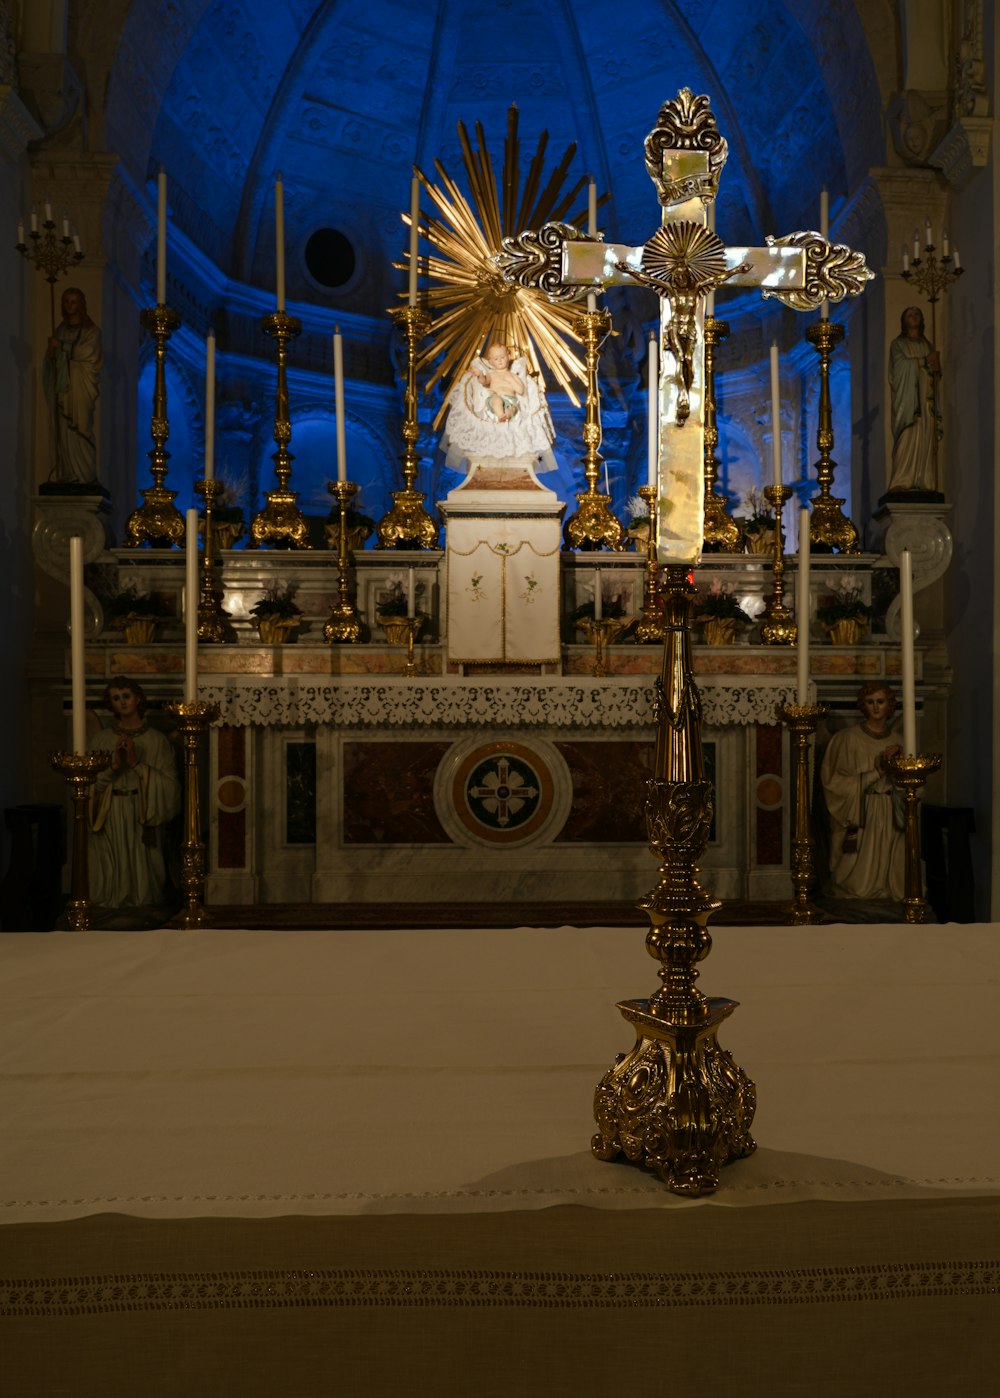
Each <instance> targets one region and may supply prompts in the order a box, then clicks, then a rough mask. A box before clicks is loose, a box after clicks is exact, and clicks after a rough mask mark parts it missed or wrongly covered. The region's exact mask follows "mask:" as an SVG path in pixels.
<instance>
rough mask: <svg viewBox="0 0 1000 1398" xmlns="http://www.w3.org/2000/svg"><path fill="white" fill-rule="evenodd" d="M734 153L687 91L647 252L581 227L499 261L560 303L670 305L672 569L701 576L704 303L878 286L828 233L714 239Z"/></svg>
mask: <svg viewBox="0 0 1000 1398" xmlns="http://www.w3.org/2000/svg"><path fill="white" fill-rule="evenodd" d="M727 153H728V145H727V142H726V141H725V140H724V138H723V137H722V136H721V135H720V134H719V128H718V126H717V125H716V121H715V117H714V116H713V114H712V109H711V106H710V103H709V99H708V98H707V97H706V96H704V95H702V96H698V97H695V96H694V95H693V94H692V92H691V90H690V89H689V88H686V87H685V88H682V89H681V90H680V92H679V93H678V94H677V96H676V97H675V98H674V99H673V100H672V101H670V102H666V103H664V105H663V106H662V107H661V108H660V112H659V116H658V117H657V122H656V126H655V127H654V128H653V130H652V131H651V132H650V133H649V135H648V136H647V137H646V143H645V157H646V169H647V170H648V171H649V175H650V178H651V179H652V181H653V183H654V185H655V186H656V192H657V197H658V198H659V201H660V204H661V205H662V208H663V213H662V226H661V227H660V228H659V229H657V231H656V232H655V233H654V234H653V236H652V237H651V238H650V239H649V241H648V242H646V243H645V244H644V245H643V246H642V247H627V246H625V245H623V244H619V243H605V242H603V241H596V242H595V241H593V240H591V239H589V238H587V237H585V235H584V234H582V233H581V232H580V231H579V230H578V229H576V228H574V227H573V226H572V225H571V224H565V223H547V224H545V225H544V226H543V227H542V228H541V229H539V230H537V231H534V230H531V231H528V232H524V233H519V234H517V235H516V236H515V237H509V238H504V240H503V250H502V251H501V252H500V253H499V254H498V255H497V258H496V262H497V264H498V266H499V267H500V268H501V270H502V271H503V273H504V275H505V276H506V277H507V278H508V279H509V280H512V281H515V282H517V283H518V284H519V285H520V286H525V287H537V288H539V289H540V290H541V291H543V292H544V293H545V295H546V296H547V297H548V298H549V300H551V301H575V300H579V299H581V298H582V297H583V296H584V295H585V294H586V292H587V291H588V290H593V289H594V288H595V287H607V286H622V285H628V284H630V283H632V284H639V285H642V286H646V287H650V288H651V289H652V290H654V291H655V292H656V293H657V295H658V296H659V297H660V300H661V313H660V378H659V453H658V478H659V479H658V508H657V520H658V538H657V553H658V555H659V559H660V562H661V563H677V564H688V565H690V564H692V563H695V562H697V561H698V559H699V557H700V556H701V547H702V529H703V521H704V493H705V487H704V459H705V455H704V453H705V438H704V432H705V424H704V383H705V350H704V344H705V341H704V321H705V316H704V303H705V297H706V296H707V295H708V293H709V292H710V291H713V290H714V289H715V288H716V287H717V286H720V285H721V284H722V283H723V282H728V283H729V284H730V285H731V286H756V287H759V288H760V291H761V294H762V295H763V296H765V297H774V298H776V299H777V300H779V301H783V302H784V304H785V305H786V306H791V307H792V308H793V309H794V310H797V311H808V310H814V309H816V308H818V307H819V306H820V305H821V304H822V303H823V302H824V301H840V300H842V299H843V298H844V297H845V296H854V295H857V293H858V292H860V291H861V290H862V289H863V287H864V284H865V282H866V281H868V280H869V279H870V278H871V276H872V275H873V274H872V273H871V272H870V271H869V270H868V268H867V267H866V266H865V261H864V258H863V257H862V256H861V254H860V253H856V252H852V250H851V249H850V248H848V247H845V246H843V245H842V244H831V243H828V242H826V241H825V239H823V238H821V237H820V235H819V234H818V233H809V232H803V233H790V234H788V235H787V236H786V237H784V238H773V237H768V239H767V246H766V247H763V248H748V247H726V245H725V244H724V243H723V242H722V240H721V238H718V237H716V235H715V234H714V233H712V232H710V231H709V229H708V227H707V219H706V207H707V205H708V204H709V203H710V202H712V201H713V200H714V199H715V198H716V195H717V193H718V188H719V177H720V175H721V174H722V168H723V166H724V165H725V163H726V156H727ZM775 430H777V428H776V427H775Z"/></svg>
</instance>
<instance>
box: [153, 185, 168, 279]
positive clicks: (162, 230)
mask: <svg viewBox="0 0 1000 1398" xmlns="http://www.w3.org/2000/svg"><path fill="white" fill-rule="evenodd" d="M156 304H157V305H158V306H165V305H166V304H167V172H166V170H164V168H163V166H162V165H161V166H160V168H159V170H158V171H157V175H156Z"/></svg>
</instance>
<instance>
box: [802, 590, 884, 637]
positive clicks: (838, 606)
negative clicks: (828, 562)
mask: <svg viewBox="0 0 1000 1398" xmlns="http://www.w3.org/2000/svg"><path fill="white" fill-rule="evenodd" d="M871 614H872V609H871V607H869V606H868V605H867V603H865V602H862V600H861V597H860V595H859V594H856V593H844V594H843V595H842V596H839V597H838V596H833V597H831V598H830V599H829V600H828V601H825V602H824V603H823V604H822V605H821V606H819V607H817V608H816V619H817V621H818V622H819V623H820V625H821V626H822V627H823V629H824V630H825V631H826V634H827V636H828V637H829V638H830V644H831V645H834V646H856V645H857V644H858V642H859V641H860V640H861V637H862V636H863V635H864V634H865V632H866V631H867V630H868V626H869V623H870V620H871Z"/></svg>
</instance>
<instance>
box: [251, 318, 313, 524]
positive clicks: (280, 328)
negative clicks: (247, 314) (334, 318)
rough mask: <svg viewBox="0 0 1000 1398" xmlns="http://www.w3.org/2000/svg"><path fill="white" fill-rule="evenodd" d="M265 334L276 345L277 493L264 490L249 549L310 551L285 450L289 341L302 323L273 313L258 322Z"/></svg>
mask: <svg viewBox="0 0 1000 1398" xmlns="http://www.w3.org/2000/svg"><path fill="white" fill-rule="evenodd" d="M261 328H262V329H263V331H264V333H265V335H270V336H271V338H272V340H274V343H275V345H276V346H277V357H278V385H277V390H276V393H275V403H274V441H275V445H276V446H277V448H278V449H277V451H276V452H275V453H274V455H273V456H272V457H271V460H272V461H273V462H274V474H275V475H276V476H277V478H278V488H277V490H265V492H264V499H265V500H266V501H267V504H266V505H265V506H264V508H263V509H262V510H261V511H260V513H259V514H256V515H254V518H253V522H252V524H251V525H250V547H251V548H258V547H259V546H260V545H261V544H282V545H285V546H286V547H289V548H297V549H307V548H309V546H310V545H309V526H308V525H307V523H306V518H305V515H304V514H303V513H302V511H301V510H300V509H299V507H298V505H297V504H296V501H297V500H298V498H299V496H298V492H297V491H295V490H289V488H288V481H289V477H290V476H291V474H292V462H293V461H294V460H295V458H294V457H293V456H292V454H291V452H290V451H289V450H288V443H289V442H290V441H291V440H292V423H291V419H290V417H289V415H288V342H289V340H294V339H295V337H296V336H297V335H299V334H301V332H302V322H301V321H300V320H299V319H298V318H297V317H296V316H290V315H288V314H287V312H285V311H274V312H273V313H272V314H271V315H267V316H265V317H264V319H263V320H262V321H261Z"/></svg>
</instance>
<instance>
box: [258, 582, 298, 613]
mask: <svg viewBox="0 0 1000 1398" xmlns="http://www.w3.org/2000/svg"><path fill="white" fill-rule="evenodd" d="M298 590H299V585H298V583H286V584H282V583H274V584H273V585H272V586H271V587H265V589H264V596H263V597H261V598H260V599H259V600H258V601H256V602H255V603H254V604H253V606H252V607H251V608H250V615H251V616H258V617H259V616H279V617H293V616H301V615H302V608H301V607H299V606H297V605H296V603H295V594H296V592H298Z"/></svg>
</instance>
